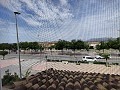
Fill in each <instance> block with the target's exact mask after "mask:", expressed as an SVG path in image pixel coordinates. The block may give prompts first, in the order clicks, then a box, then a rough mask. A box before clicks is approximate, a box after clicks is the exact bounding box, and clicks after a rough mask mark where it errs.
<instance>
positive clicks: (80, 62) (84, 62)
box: [80, 61, 89, 63]
mask: <svg viewBox="0 0 120 90" xmlns="http://www.w3.org/2000/svg"><path fill="white" fill-rule="evenodd" d="M80 63H89V62H88V61H80Z"/></svg>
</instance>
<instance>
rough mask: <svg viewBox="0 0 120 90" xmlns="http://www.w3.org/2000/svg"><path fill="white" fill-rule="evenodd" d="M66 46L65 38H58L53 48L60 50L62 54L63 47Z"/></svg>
mask: <svg viewBox="0 0 120 90" xmlns="http://www.w3.org/2000/svg"><path fill="white" fill-rule="evenodd" d="M64 48H66V41H65V40H59V41H58V42H57V43H56V44H55V49H57V50H61V52H62V55H63V49H64Z"/></svg>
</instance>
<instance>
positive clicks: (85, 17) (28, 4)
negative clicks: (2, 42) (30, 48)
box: [0, 0, 120, 41]
mask: <svg viewBox="0 0 120 90" xmlns="http://www.w3.org/2000/svg"><path fill="white" fill-rule="evenodd" d="M0 5H2V6H4V7H6V8H7V9H9V10H10V11H12V12H13V11H19V12H21V15H19V19H22V20H20V21H19V23H22V21H25V22H26V23H27V24H28V25H25V24H26V23H25V24H22V25H19V27H20V40H29V41H30V40H37V41H38V40H39V39H40V40H41V41H44V40H46V41H47V40H48V41H50V40H58V39H66V40H71V39H82V40H87V39H90V38H99V37H117V36H118V34H117V32H118V31H117V30H119V29H120V27H119V22H120V16H119V15H120V12H119V8H120V1H119V0H89V1H88V0H1V1H0ZM12 22H13V21H12ZM4 23H11V22H4V20H3V21H2V20H0V25H2V26H3V27H2V31H3V30H6V27H7V28H9V29H11V30H15V27H14V26H11V24H9V25H8V26H5V25H4ZM0 28H1V27H0ZM14 33H15V32H14ZM38 34H39V35H40V37H39V38H38ZM2 35H3V34H2ZM14 35H15V34H14ZM14 35H12V32H11V36H14ZM14 37H15V36H14Z"/></svg>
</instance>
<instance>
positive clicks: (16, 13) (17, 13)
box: [14, 12, 22, 79]
mask: <svg viewBox="0 0 120 90" xmlns="http://www.w3.org/2000/svg"><path fill="white" fill-rule="evenodd" d="M14 14H15V20H16V34H17V49H18V55H19V56H18V58H19V69H20V79H21V78H22V72H21V61H20V47H19V37H18V25H17V16H16V15H19V14H20V13H19V12H14Z"/></svg>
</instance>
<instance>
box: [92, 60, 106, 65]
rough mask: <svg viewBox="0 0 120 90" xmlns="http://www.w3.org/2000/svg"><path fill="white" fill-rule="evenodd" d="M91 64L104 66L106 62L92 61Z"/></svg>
mask: <svg viewBox="0 0 120 90" xmlns="http://www.w3.org/2000/svg"><path fill="white" fill-rule="evenodd" d="M93 64H103V65H106V62H97V61H94V62H93Z"/></svg>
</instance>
